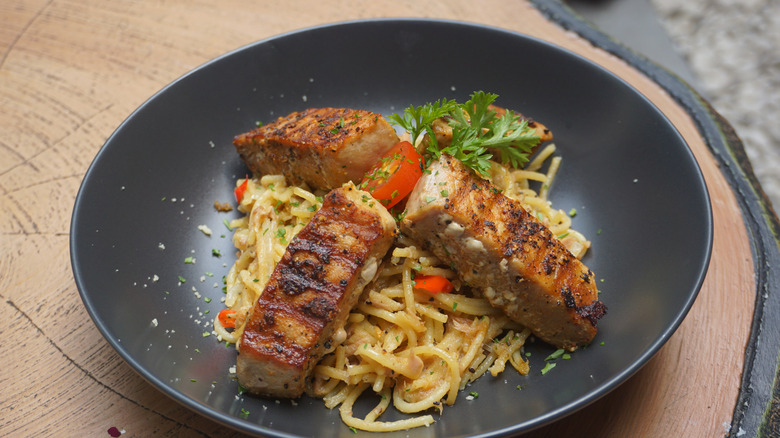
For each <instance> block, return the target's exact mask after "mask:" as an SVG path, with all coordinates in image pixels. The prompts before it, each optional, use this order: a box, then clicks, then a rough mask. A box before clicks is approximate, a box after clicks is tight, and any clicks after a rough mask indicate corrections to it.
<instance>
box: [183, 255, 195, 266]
mask: <svg viewBox="0 0 780 438" xmlns="http://www.w3.org/2000/svg"><path fill="white" fill-rule="evenodd" d="M184 263H186V264H188V265H194V264H195V258H194V257H191V256H190V257H187V258H185V259H184Z"/></svg>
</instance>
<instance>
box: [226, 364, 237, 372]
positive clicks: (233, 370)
mask: <svg viewBox="0 0 780 438" xmlns="http://www.w3.org/2000/svg"><path fill="white" fill-rule="evenodd" d="M228 372H229V373H230V374H235V373H236V366H235V365H233V366H232V367H230V368H228Z"/></svg>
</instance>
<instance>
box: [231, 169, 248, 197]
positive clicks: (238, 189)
mask: <svg viewBox="0 0 780 438" xmlns="http://www.w3.org/2000/svg"><path fill="white" fill-rule="evenodd" d="M248 185H249V177H248V176H247V177H246V178H244V182H242V183H241V185H240V186H238V187H236V189H235V190H233V194H234V195H236V201H238V203H239V204H240V203H241V200H242V199H244V192H246V188H247V186H248Z"/></svg>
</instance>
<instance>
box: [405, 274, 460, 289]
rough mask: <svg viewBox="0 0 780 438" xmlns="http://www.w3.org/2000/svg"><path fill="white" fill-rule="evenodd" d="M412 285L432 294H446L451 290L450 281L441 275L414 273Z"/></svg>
mask: <svg viewBox="0 0 780 438" xmlns="http://www.w3.org/2000/svg"><path fill="white" fill-rule="evenodd" d="M414 287H415V288H417V289H422V290H427V291H428V292H431V293H434V294H438V293H443V294H446V293H449V292H452V289H453V287H452V283H450V281H449V280H447V279H446V278H444V277H442V276H441V275H421V274H418V275H415V276H414Z"/></svg>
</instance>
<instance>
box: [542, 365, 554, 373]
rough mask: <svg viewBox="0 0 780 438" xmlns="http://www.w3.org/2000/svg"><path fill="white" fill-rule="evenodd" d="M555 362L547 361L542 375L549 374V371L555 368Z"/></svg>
mask: <svg viewBox="0 0 780 438" xmlns="http://www.w3.org/2000/svg"><path fill="white" fill-rule="evenodd" d="M555 365H556V364H555V362H547V364H546V365H545V366H544V368H542V375H545V374H547V372H548V371H550V370H551V369H553V368H555Z"/></svg>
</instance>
